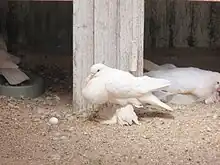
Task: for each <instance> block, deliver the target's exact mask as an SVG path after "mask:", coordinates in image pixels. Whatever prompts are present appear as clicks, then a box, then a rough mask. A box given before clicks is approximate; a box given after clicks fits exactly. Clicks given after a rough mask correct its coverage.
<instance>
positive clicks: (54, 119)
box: [49, 117, 58, 125]
mask: <svg viewBox="0 0 220 165" xmlns="http://www.w3.org/2000/svg"><path fill="white" fill-rule="evenodd" d="M49 123H50V124H53V125H55V124H57V123H58V119H57V118H56V117H51V118H50V120H49Z"/></svg>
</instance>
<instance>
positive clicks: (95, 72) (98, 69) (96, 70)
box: [87, 63, 108, 82]
mask: <svg viewBox="0 0 220 165" xmlns="http://www.w3.org/2000/svg"><path fill="white" fill-rule="evenodd" d="M106 68H108V66H106V65H104V64H102V63H97V64H94V65H92V66H91V68H90V75H89V76H88V77H87V82H88V81H89V80H91V79H92V78H94V77H98V76H99V75H100V74H102V73H103V70H104V69H106Z"/></svg>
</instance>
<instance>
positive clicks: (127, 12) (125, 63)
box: [118, 0, 133, 71]
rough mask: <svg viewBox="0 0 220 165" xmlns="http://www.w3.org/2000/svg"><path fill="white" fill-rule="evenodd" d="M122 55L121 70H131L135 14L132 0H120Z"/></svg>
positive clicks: (119, 61)
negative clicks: (130, 59) (130, 60)
mask: <svg viewBox="0 0 220 165" xmlns="http://www.w3.org/2000/svg"><path fill="white" fill-rule="evenodd" d="M119 9H120V35H119V45H120V55H119V57H118V67H119V69H121V70H126V71H128V70H129V58H130V57H131V54H132V31H133V26H132V22H133V16H132V15H133V14H132V12H131V11H132V9H133V6H132V0H126V1H124V0H120V3H119Z"/></svg>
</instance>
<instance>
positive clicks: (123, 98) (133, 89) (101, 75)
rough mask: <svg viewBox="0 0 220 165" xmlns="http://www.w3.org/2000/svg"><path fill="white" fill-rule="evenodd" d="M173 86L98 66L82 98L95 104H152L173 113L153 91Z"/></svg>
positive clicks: (162, 80)
mask: <svg viewBox="0 0 220 165" xmlns="http://www.w3.org/2000/svg"><path fill="white" fill-rule="evenodd" d="M169 85H170V82H169V81H168V80H164V79H157V78H151V77H148V76H142V77H135V76H133V75H132V74H131V73H129V72H125V71H122V70H118V69H115V68H111V67H108V66H106V65H104V64H101V63H98V64H95V65H93V66H92V67H91V69H90V75H89V76H88V77H87V85H86V86H85V88H83V90H82V94H83V96H84V98H85V99H86V100H88V101H89V102H91V103H93V104H104V103H107V102H110V103H114V104H119V105H122V106H126V105H128V104H132V105H133V106H136V107H140V106H141V105H142V104H145V103H148V104H152V105H156V106H160V107H162V108H164V109H166V110H169V111H172V110H173V109H172V108H171V107H169V106H168V105H166V104H165V103H163V102H161V101H160V100H159V99H158V98H157V97H156V96H154V95H153V94H152V92H153V91H156V90H158V89H162V88H165V87H168V86H169Z"/></svg>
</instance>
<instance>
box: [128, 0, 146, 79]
mask: <svg viewBox="0 0 220 165" xmlns="http://www.w3.org/2000/svg"><path fill="white" fill-rule="evenodd" d="M132 6H133V10H132V15H133V19H132V53H131V57H130V59H129V61H130V71H133V72H134V74H135V75H136V76H140V75H142V74H143V58H144V57H143V44H144V0H139V1H136V0H133V4H132Z"/></svg>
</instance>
